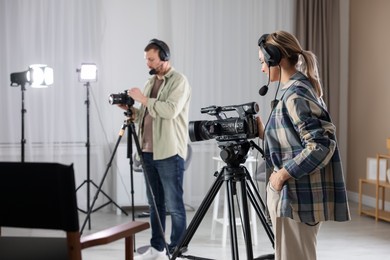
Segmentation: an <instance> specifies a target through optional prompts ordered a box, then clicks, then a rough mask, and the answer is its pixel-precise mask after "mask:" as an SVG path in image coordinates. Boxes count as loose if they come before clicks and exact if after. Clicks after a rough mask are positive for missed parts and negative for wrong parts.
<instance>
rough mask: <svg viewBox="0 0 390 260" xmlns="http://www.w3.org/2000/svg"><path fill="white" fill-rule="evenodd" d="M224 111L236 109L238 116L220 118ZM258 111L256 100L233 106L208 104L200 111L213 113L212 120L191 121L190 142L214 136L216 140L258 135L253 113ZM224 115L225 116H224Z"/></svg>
mask: <svg viewBox="0 0 390 260" xmlns="http://www.w3.org/2000/svg"><path fill="white" fill-rule="evenodd" d="M225 111H236V112H237V113H238V115H239V116H238V117H230V118H222V115H224V113H223V112H225ZM258 111H259V106H258V104H257V103H256V102H251V103H246V104H242V105H233V106H224V107H220V106H209V107H206V108H202V109H201V113H208V114H209V115H215V116H216V117H217V120H214V121H191V122H190V123H189V135H190V140H191V141H192V142H197V141H203V140H209V139H212V138H215V139H216V140H217V141H218V142H227V141H236V140H246V139H252V138H256V137H257V136H258V128H257V121H256V118H255V116H254V115H255V114H257V112H258ZM225 117H226V116H225Z"/></svg>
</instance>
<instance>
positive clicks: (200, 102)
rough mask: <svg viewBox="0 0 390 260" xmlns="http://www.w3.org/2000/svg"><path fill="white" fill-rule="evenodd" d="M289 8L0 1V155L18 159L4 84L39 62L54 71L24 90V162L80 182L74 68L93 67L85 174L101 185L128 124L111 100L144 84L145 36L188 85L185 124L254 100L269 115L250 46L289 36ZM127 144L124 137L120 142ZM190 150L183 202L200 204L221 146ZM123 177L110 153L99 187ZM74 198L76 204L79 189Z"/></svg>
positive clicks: (201, 2)
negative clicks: (274, 35) (47, 81)
mask: <svg viewBox="0 0 390 260" xmlns="http://www.w3.org/2000/svg"><path fill="white" fill-rule="evenodd" d="M293 2H294V1H289V0H263V1H259V0H246V1H240V0H214V1H208V0H196V1H195V0H189V1H182V0H166V1H157V0H142V1H140V0H139V1H136V0H82V1H80V0H58V1H50V0H31V1H24V0H12V1H11V0H0V21H1V22H0V35H2V37H1V38H0V57H1V63H0V82H1V87H0V89H1V95H0V120H1V126H0V159H1V160H3V161H4V160H12V161H18V160H20V156H21V155H20V146H21V145H20V142H21V87H18V86H17V87H11V86H10V73H12V72H20V71H25V70H27V67H28V66H29V65H30V64H35V63H44V64H48V65H49V66H51V67H53V68H54V84H53V86H51V87H49V88H46V89H32V88H30V87H29V86H26V91H25V108H26V110H27V112H26V113H25V130H24V134H25V137H26V145H25V148H26V155H25V159H26V161H53V162H61V163H67V164H68V163H74V165H75V171H76V178H77V180H76V182H77V183H78V184H81V183H82V181H83V180H85V178H86V148H85V142H86V133H87V120H86V117H87V112H86V110H87V109H86V88H87V87H86V86H85V85H83V83H80V82H78V74H77V73H76V69H77V68H79V67H80V64H81V63H83V62H93V63H96V64H97V66H98V81H97V82H96V83H91V86H90V87H89V89H90V93H91V94H90V141H91V157H90V160H91V177H92V179H93V180H94V181H95V182H96V183H98V182H99V181H100V179H101V178H102V175H103V173H104V171H105V169H106V168H107V163H108V161H109V159H110V157H111V156H112V152H113V148H114V144H115V142H116V141H117V140H118V138H119V135H118V133H119V130H120V128H121V126H122V124H123V121H124V119H125V118H124V115H123V111H122V110H120V109H119V108H117V107H116V106H112V105H110V104H109V103H108V96H109V95H110V94H111V93H118V92H122V91H123V90H125V89H128V88H130V87H133V86H138V87H140V88H143V85H144V83H145V81H146V80H147V78H148V77H149V75H148V68H147V66H146V62H145V60H144V56H143V55H144V52H143V48H144V47H145V45H146V44H147V43H148V41H149V40H150V39H152V38H159V39H162V40H164V41H166V42H167V44H168V45H169V46H170V48H171V54H172V59H171V61H172V64H173V66H174V67H175V69H176V70H178V71H180V72H182V73H184V74H185V75H186V76H187V77H188V79H189V82H190V84H191V86H192V101H191V106H190V120H214V119H215V118H212V117H210V116H208V115H202V114H201V113H200V109H201V108H202V107H206V106H210V105H236V104H242V103H246V102H252V101H256V102H258V103H259V105H260V109H261V110H260V115H261V116H262V117H263V118H265V119H266V118H267V117H268V113H269V111H270V101H271V100H272V99H273V95H274V92H273V91H272V90H274V89H275V88H273V87H272V86H271V87H270V91H269V93H268V94H267V96H266V97H260V96H259V95H258V90H259V88H260V87H261V86H262V85H264V84H265V83H266V82H267V79H266V77H265V75H264V74H263V73H262V72H261V71H260V63H259V61H258V46H257V40H258V38H259V37H260V36H261V35H262V34H263V33H268V32H272V31H275V30H280V29H283V30H287V31H291V30H292V28H293V22H292V21H293V20H292V16H293V10H294V8H293V6H292V5H293ZM136 106H138V104H136ZM126 141H127V136H126V135H125V136H124V137H123V138H122V142H121V143H122V144H121V145H122V146H123V145H125V144H126ZM192 147H193V149H194V157H193V160H192V163H191V166H190V169H189V170H188V171H187V174H186V178H185V189H186V192H185V194H186V195H185V196H186V200H187V202H188V203H192V204H194V205H198V203H199V202H200V201H201V199H202V198H203V196H204V195H205V193H206V191H207V190H208V188H209V187H210V186H211V182H212V181H213V173H214V171H215V170H216V162H215V161H214V160H212V156H215V155H217V156H218V154H219V149H218V147H217V143H216V141H215V140H209V141H203V142H195V143H192ZM121 152H123V149H122V150H121ZM120 171H121V170H120V169H119V168H118V167H117V163H116V157H115V159H114V162H113V165H112V167H111V169H110V175H109V176H108V180H107V183H105V185H104V188H105V189H106V191H107V192H108V193H109V194H111V195H115V192H114V191H115V185H113V182H115V181H112V179H113V178H114V179H115V178H117V176H118V174H119V175H120ZM122 171H123V170H122ZM125 171H126V170H125ZM118 172H119V173H118ZM122 175H123V173H122ZM119 179H120V178H119ZM115 183H117V184H118V183H121V185H123V186H129V185H128V183H126V182H123V181H120V182H118V181H116V182H115ZM126 191H127V196H128V197H129V193H128V188H126ZM79 200H80V203H83V201H84V200H85V196H84V193H81V194H80V195H79Z"/></svg>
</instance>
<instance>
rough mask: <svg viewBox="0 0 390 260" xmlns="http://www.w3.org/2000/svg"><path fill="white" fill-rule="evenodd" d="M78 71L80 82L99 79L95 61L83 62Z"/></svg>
mask: <svg viewBox="0 0 390 260" xmlns="http://www.w3.org/2000/svg"><path fill="white" fill-rule="evenodd" d="M76 71H77V72H78V73H79V82H96V81H97V66H96V64H94V63H82V64H81V67H80V69H77V70H76Z"/></svg>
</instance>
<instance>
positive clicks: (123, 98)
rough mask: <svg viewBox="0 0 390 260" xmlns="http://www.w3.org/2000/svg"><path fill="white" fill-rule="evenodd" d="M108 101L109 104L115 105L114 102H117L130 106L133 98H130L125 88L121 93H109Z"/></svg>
mask: <svg viewBox="0 0 390 260" xmlns="http://www.w3.org/2000/svg"><path fill="white" fill-rule="evenodd" d="M108 102H109V103H110V104H111V105H116V104H119V105H128V106H129V107H131V106H132V105H134V99H132V98H131V97H130V96H129V95H128V94H127V90H125V91H123V92H122V93H118V94H111V95H110V96H109V98H108Z"/></svg>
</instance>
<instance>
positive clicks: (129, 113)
mask: <svg viewBox="0 0 390 260" xmlns="http://www.w3.org/2000/svg"><path fill="white" fill-rule="evenodd" d="M125 115H126V117H127V118H126V120H125V121H124V123H123V125H122V127H121V130H120V131H119V136H118V140H117V142H116V144H115V147H114V150H113V152H112V155H111V158H110V161H109V162H108V164H107V168H106V171H105V173H104V175H103V178H102V180H101V182H100V185H99V187H98V189H97V191H96V194H95V197H94V199H93V202H92V205H91V207H90V209H89V211H88V213H87V217H86V218H85V221H84V223H83V225H82V227H81V231H80V233H81V234H82V233H83V230H84V227H85V225H86V223H87V221H88V220H89V218H90V216H91V213H92V212H93V207H94V205H95V202H96V200H97V199H98V196H99V193H100V192H101V189H102V186H103V183H104V180H105V179H106V176H107V173H108V170H109V169H110V167H111V164H112V161H113V159H114V156H115V153H116V150H117V148H118V146H119V143H120V141H121V139H122V136H123V135H124V133H125V129H126V128H127V127H128V130H129V131H128V132H129V136H128V141H130V140H131V138H132V137H133V138H134V142H135V145H136V148H137V152H138V155H139V157H140V162H141V165H142V168H143V169H144V171H146V168H145V165H144V160H143V157H142V151H141V146H140V144H139V141H138V138H137V134H136V131H135V126H134V122H133V121H132V111H131V108H130V107H129V108H128V109H127V112H125ZM130 145H131V144H130V143H129V142H128V146H130ZM131 151H132V150H131V148H129V147H128V150H127V152H128V157H130V166H131V167H132V156H131V155H130V154H129V153H131ZM131 170H132V168H131ZM144 176H145V182H146V185H147V188H148V189H149V192H150V193H151V195H152V197H153V199H152V201H153V205H152V207H154V209H155V211H156V212H157V205H156V202H155V200H154V194H153V191H152V188H151V186H150V182H149V178H148V175H147V174H146V173H145V174H144ZM131 182H133V179H132V177H131ZM131 189H132V191H131V192H132V194H133V193H134V191H133V183H131ZM111 202H112V203H114V204H115V206H117V207H118V208H119V209H120V210H121V211H122V212H123V213H125V214H126V216H127V215H128V214H127V213H126V212H125V211H124V210H123V209H122V208H121V207H120V206H119V205H117V204H116V203H115V202H114V201H111ZM132 203H134V196H132ZM156 217H157V221H158V223H159V228H160V232H161V235H162V237H163V238H164V242H165V247H166V250H167V252H168V245H167V243H166V241H165V235H164V230H163V227H162V224H161V220H160V217H159V216H158V214H157V216H156ZM133 220H134V206H133ZM134 248H135V246H134Z"/></svg>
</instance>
